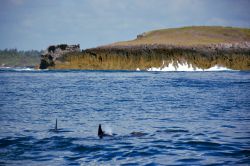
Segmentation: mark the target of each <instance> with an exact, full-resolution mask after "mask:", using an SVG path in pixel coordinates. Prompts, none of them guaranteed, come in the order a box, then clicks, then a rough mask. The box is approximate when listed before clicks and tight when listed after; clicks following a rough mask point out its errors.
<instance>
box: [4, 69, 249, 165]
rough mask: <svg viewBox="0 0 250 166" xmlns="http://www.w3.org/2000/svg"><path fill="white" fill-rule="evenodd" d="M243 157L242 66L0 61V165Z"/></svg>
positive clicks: (237, 160) (214, 161)
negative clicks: (85, 66)
mask: <svg viewBox="0 0 250 166" xmlns="http://www.w3.org/2000/svg"><path fill="white" fill-rule="evenodd" d="M56 119H57V121H58V130H57V131H55V130H54V128H55V121H56ZM99 124H102V127H103V129H104V130H105V132H106V133H108V134H110V135H112V136H109V137H104V138H103V139H99V137H98V136H97V130H98V125H99ZM249 164H250V72H243V71H216V72H142V71H139V72H137V71H134V72H132V71H130V72H129V71H80V70H71V71H70V70H63V71H57V70H54V71H51V70H45V71H42V70H40V71H39V70H27V71H26V70H20V69H11V68H10V69H0V165H34V166H37V165H249Z"/></svg>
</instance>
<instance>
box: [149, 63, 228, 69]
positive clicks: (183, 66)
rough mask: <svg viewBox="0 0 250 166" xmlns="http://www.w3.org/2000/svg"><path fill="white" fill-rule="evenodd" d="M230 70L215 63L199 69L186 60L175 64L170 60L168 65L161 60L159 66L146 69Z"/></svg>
mask: <svg viewBox="0 0 250 166" xmlns="http://www.w3.org/2000/svg"><path fill="white" fill-rule="evenodd" d="M227 70H231V69H228V68H226V67H223V66H219V65H215V66H213V67H211V68H208V69H201V68H198V67H195V66H193V65H189V64H188V63H187V62H184V63H179V62H177V63H176V64H175V63H174V62H173V61H172V62H170V63H169V64H168V65H166V64H165V61H163V62H162V66H161V67H151V68H148V69H147V71H227Z"/></svg>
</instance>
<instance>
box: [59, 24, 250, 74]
mask: <svg viewBox="0 0 250 166" xmlns="http://www.w3.org/2000/svg"><path fill="white" fill-rule="evenodd" d="M244 41H248V42H250V29H242V28H230V27H184V28H174V29H162V30H155V31H150V32H146V33H145V35H144V36H143V37H140V38H137V39H135V40H132V41H125V42H117V43H113V44H110V45H106V46H102V47H97V48H92V49H88V50H85V51H84V52H81V53H76V54H72V53H70V54H68V55H67V56H64V57H63V60H62V61H57V62H56V66H55V68H57V69H90V70H96V69H102V70H135V69H136V68H140V69H148V68H150V67H161V66H162V62H163V61H165V62H171V61H175V62H188V63H189V64H192V65H193V66H196V67H199V68H203V69H207V68H210V67H212V66H214V65H216V64H217V65H221V66H225V67H228V68H231V69H236V70H250V52H249V51H244V50H243V51H242V50H240V51H237V50H235V51H231V52H227V51H224V50H220V51H212V52H210V51H207V50H205V51H204V50H202V51H200V50H199V49H197V50H193V49H192V48H185V47H183V48H182V47H176V48H174V49H168V48H165V47H162V48H161V47H159V46H157V47H144V46H142V45H151V44H157V45H163V46H164V45H175V46H192V47H193V46H197V45H207V44H217V43H233V42H244ZM120 46H125V47H120ZM133 46H136V47H133Z"/></svg>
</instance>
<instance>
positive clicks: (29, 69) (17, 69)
mask: <svg viewBox="0 0 250 166" xmlns="http://www.w3.org/2000/svg"><path fill="white" fill-rule="evenodd" d="M13 70H15V71H37V69H34V68H29V67H24V68H13Z"/></svg>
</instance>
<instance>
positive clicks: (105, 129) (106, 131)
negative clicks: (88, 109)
mask: <svg viewBox="0 0 250 166" xmlns="http://www.w3.org/2000/svg"><path fill="white" fill-rule="evenodd" d="M103 129H104V133H105V134H108V135H113V131H112V128H111V127H110V126H104V127H103Z"/></svg>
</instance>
